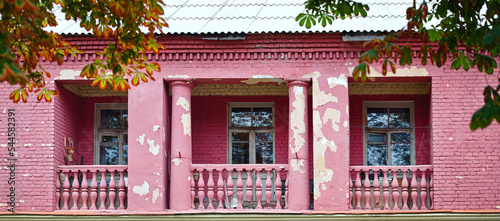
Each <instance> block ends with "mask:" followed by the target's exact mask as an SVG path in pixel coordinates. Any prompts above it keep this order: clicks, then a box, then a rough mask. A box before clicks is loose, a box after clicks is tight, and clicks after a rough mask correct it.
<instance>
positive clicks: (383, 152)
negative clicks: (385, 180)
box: [367, 144, 387, 166]
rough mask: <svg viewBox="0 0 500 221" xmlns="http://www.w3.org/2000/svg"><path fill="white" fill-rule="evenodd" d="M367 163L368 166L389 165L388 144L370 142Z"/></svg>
mask: <svg viewBox="0 0 500 221" xmlns="http://www.w3.org/2000/svg"><path fill="white" fill-rule="evenodd" d="M367 165H368V166H385V165H387V146H386V145H381V144H368V145H367Z"/></svg>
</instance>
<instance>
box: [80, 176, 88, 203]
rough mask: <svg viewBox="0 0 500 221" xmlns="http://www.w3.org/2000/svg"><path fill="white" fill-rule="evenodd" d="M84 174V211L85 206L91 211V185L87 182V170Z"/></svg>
mask: <svg viewBox="0 0 500 221" xmlns="http://www.w3.org/2000/svg"><path fill="white" fill-rule="evenodd" d="M81 172H82V187H81V188H82V209H83V208H84V206H86V207H87V208H85V209H90V205H89V204H88V199H89V184H88V182H87V170H83V171H81Z"/></svg>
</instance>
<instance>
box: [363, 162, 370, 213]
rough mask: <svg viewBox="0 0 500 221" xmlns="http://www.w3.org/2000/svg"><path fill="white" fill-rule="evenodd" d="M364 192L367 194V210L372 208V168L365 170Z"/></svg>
mask: <svg viewBox="0 0 500 221" xmlns="http://www.w3.org/2000/svg"><path fill="white" fill-rule="evenodd" d="M363 194H364V196H365V210H369V209H370V195H371V194H370V170H366V171H365V182H364V185H363Z"/></svg>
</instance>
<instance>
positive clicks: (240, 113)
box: [231, 108, 252, 127]
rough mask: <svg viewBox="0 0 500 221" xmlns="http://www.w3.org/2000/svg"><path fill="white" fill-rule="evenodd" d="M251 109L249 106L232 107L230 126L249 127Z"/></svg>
mask: <svg viewBox="0 0 500 221" xmlns="http://www.w3.org/2000/svg"><path fill="white" fill-rule="evenodd" d="M251 120H252V118H251V109H250V108H232V111H231V126H233V127H250V126H251Z"/></svg>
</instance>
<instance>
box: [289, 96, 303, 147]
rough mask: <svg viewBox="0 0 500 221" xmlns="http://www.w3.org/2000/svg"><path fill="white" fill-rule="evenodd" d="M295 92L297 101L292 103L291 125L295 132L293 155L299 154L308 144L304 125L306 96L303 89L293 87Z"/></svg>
mask: <svg viewBox="0 0 500 221" xmlns="http://www.w3.org/2000/svg"><path fill="white" fill-rule="evenodd" d="M293 92H294V94H295V100H294V101H293V103H292V106H293V107H294V108H293V110H292V112H291V113H290V119H291V120H290V124H291V128H292V131H293V138H292V140H293V144H294V145H293V146H292V144H291V143H290V144H289V145H290V150H291V151H292V153H298V152H299V151H300V149H301V148H302V147H303V146H304V144H305V143H306V140H305V138H304V136H307V135H305V132H306V126H305V124H304V116H305V109H306V108H305V95H304V89H303V88H302V87H293Z"/></svg>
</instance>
